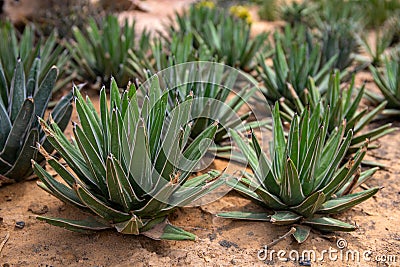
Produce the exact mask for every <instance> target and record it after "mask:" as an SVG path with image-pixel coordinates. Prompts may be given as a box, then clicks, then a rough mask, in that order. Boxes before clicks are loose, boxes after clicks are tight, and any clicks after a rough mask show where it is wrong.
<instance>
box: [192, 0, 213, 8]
mask: <svg viewBox="0 0 400 267" xmlns="http://www.w3.org/2000/svg"><path fill="white" fill-rule="evenodd" d="M202 7H205V8H209V9H213V8H214V7H215V3H214V2H213V1H200V2H198V3H197V4H196V8H202Z"/></svg>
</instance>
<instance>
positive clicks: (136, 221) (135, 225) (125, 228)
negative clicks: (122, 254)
mask: <svg viewBox="0 0 400 267" xmlns="http://www.w3.org/2000/svg"><path fill="white" fill-rule="evenodd" d="M142 225H143V224H142V221H141V220H140V218H138V217H136V215H135V214H132V218H131V219H130V220H128V221H125V222H120V223H116V224H114V227H115V228H116V229H117V231H118V232H120V233H123V234H129V235H138V234H139V228H141V227H142Z"/></svg>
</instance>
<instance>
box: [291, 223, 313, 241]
mask: <svg viewBox="0 0 400 267" xmlns="http://www.w3.org/2000/svg"><path fill="white" fill-rule="evenodd" d="M295 229H296V232H294V233H293V234H292V235H293V237H294V238H295V239H296V241H297V242H298V243H299V244H301V243H303V242H304V241H306V240H307V238H308V236H309V235H310V231H311V228H310V227H307V226H304V225H296V226H295Z"/></svg>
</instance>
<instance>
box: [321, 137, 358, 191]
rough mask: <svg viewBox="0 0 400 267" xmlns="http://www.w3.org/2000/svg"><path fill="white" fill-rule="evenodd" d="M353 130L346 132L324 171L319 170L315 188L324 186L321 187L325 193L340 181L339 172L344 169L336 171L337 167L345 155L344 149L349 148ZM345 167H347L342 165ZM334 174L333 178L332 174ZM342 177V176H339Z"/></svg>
mask: <svg viewBox="0 0 400 267" xmlns="http://www.w3.org/2000/svg"><path fill="white" fill-rule="evenodd" d="M338 136H340V135H338ZM352 136H353V132H352V131H350V132H348V133H347V136H346V139H345V140H344V141H343V142H342V145H341V146H340V148H339V150H338V151H337V152H336V155H335V157H334V158H333V160H331V163H330V165H329V167H327V169H326V171H323V172H322V170H321V172H322V173H321V174H320V175H319V176H317V178H316V180H315V186H316V188H320V187H321V186H324V187H325V188H324V189H323V192H324V193H325V194H326V195H327V192H329V191H330V190H331V189H332V188H335V187H336V186H337V185H338V184H340V183H341V180H340V179H342V178H344V177H342V176H341V173H343V171H346V170H344V169H342V171H336V173H335V170H336V169H337V167H338V166H339V164H340V162H341V161H342V160H343V158H344V156H345V155H346V151H347V149H348V148H349V145H350V142H351V140H352ZM344 168H347V167H344ZM333 175H335V177H334V178H332V176H333ZM341 177H342V178H341Z"/></svg>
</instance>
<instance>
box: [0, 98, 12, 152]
mask: <svg viewBox="0 0 400 267" xmlns="http://www.w3.org/2000/svg"><path fill="white" fill-rule="evenodd" d="M0 121H1V127H0V150H3V147H4V144H5V143H6V140H7V137H8V134H9V133H10V131H11V128H12V125H11V121H10V118H9V117H8V114H7V111H6V109H5V106H3V104H2V103H0Z"/></svg>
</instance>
